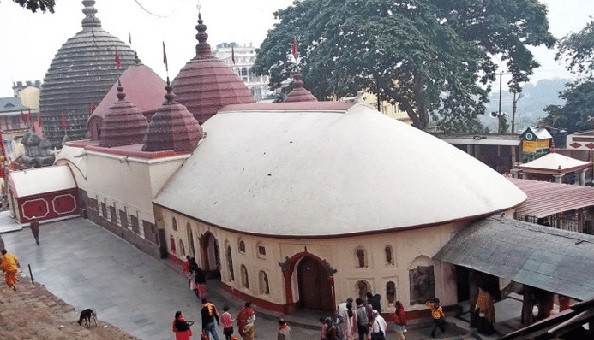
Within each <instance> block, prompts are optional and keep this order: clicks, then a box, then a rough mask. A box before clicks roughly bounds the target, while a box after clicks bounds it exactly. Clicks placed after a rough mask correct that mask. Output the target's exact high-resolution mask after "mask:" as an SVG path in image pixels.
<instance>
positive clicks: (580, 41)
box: [557, 20, 594, 76]
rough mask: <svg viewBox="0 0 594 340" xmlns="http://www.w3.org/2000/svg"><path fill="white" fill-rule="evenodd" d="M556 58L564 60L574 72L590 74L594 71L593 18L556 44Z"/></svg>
mask: <svg viewBox="0 0 594 340" xmlns="http://www.w3.org/2000/svg"><path fill="white" fill-rule="evenodd" d="M558 47H559V52H558V53H557V60H561V59H563V60H565V62H567V63H568V66H567V69H568V70H570V71H572V72H574V73H582V74H589V75H590V76H591V75H592V71H594V20H592V21H590V22H589V23H588V24H587V25H586V27H584V28H583V29H582V30H581V31H579V32H577V33H571V34H569V35H567V36H566V37H564V38H563V39H561V40H560V41H559V44H558Z"/></svg>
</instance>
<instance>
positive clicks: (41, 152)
mask: <svg viewBox="0 0 594 340" xmlns="http://www.w3.org/2000/svg"><path fill="white" fill-rule="evenodd" d="M21 144H23V145H24V146H25V155H23V156H21V158H20V160H19V164H20V165H21V166H22V167H25V168H40V167H44V166H50V165H52V164H54V161H55V160H56V156H55V155H54V154H53V153H52V151H51V143H50V141H49V140H48V139H46V138H39V136H37V135H36V134H34V133H32V132H27V133H26V134H25V135H24V136H23V139H21Z"/></svg>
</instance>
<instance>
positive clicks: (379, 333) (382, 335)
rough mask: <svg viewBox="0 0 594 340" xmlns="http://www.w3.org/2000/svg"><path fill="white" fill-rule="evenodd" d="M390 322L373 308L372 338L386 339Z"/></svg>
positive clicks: (373, 339) (376, 339)
mask: <svg viewBox="0 0 594 340" xmlns="http://www.w3.org/2000/svg"><path fill="white" fill-rule="evenodd" d="M387 329H388V323H387V322H386V320H385V319H384V318H383V317H382V315H381V314H380V313H379V312H378V311H377V310H375V309H374V310H373V321H372V322H371V327H370V333H371V340H386V330H387Z"/></svg>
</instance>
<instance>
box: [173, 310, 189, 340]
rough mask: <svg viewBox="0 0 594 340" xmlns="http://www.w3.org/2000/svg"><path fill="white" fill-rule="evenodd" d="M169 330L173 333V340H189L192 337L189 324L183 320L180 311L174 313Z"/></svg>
mask: <svg viewBox="0 0 594 340" xmlns="http://www.w3.org/2000/svg"><path fill="white" fill-rule="evenodd" d="M171 330H172V331H173V333H175V340H190V337H191V336H192V330H191V329H190V324H189V323H188V322H186V320H184V315H183V314H182V312H181V311H180V310H178V311H177V312H175V318H174V319H173V324H172V325H171Z"/></svg>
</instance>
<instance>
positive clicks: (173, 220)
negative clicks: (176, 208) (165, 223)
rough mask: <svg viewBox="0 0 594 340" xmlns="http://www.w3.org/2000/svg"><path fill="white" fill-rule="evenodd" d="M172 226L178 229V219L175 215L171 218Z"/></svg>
mask: <svg viewBox="0 0 594 340" xmlns="http://www.w3.org/2000/svg"><path fill="white" fill-rule="evenodd" d="M171 227H172V228H173V230H175V231H177V220H176V219H175V217H172V218H171Z"/></svg>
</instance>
